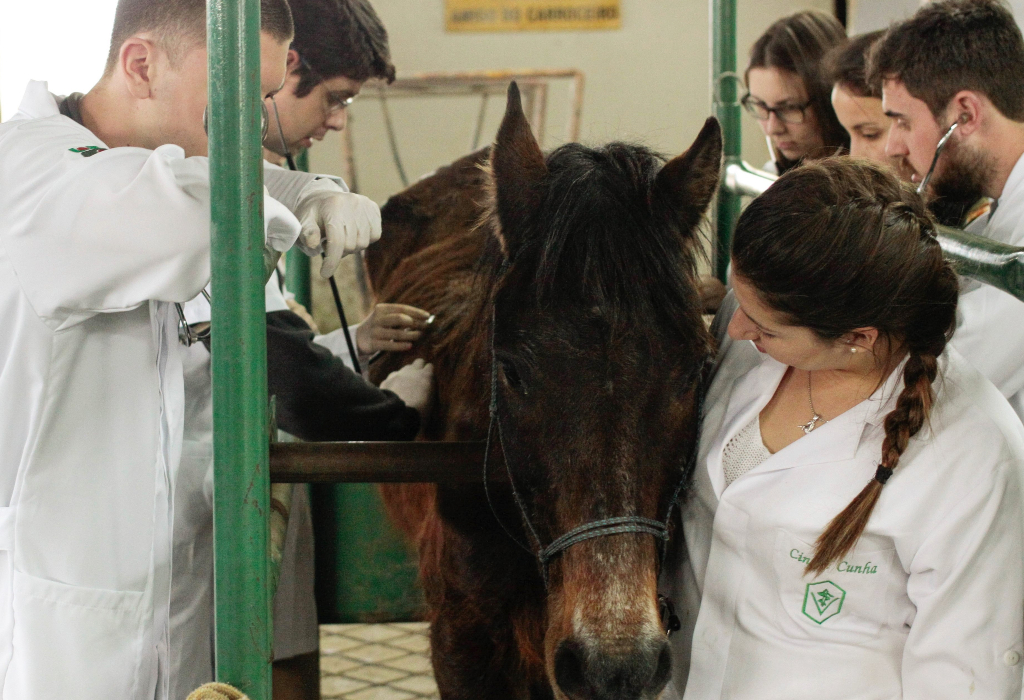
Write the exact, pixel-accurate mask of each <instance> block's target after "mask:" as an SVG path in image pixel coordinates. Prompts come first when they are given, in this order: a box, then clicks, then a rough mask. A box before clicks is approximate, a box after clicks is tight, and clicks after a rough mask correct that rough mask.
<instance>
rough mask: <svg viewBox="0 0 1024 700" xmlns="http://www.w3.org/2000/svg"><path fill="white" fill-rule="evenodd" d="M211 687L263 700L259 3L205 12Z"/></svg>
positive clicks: (265, 467)
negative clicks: (211, 495) (213, 611)
mask: <svg viewBox="0 0 1024 700" xmlns="http://www.w3.org/2000/svg"><path fill="white" fill-rule="evenodd" d="M207 21H208V28H207V38H208V47H209V95H210V99H209V132H210V180H211V193H210V201H211V206H210V210H211V217H212V228H211V237H212V273H213V282H212V284H213V286H212V298H213V311H212V323H213V333H212V352H213V428H214V441H213V448H214V552H215V557H216V565H215V566H216V576H215V590H216V653H217V680H219V681H221V682H225V683H230V684H232V685H234V686H236V687H238V688H239V689H241V690H242V691H243V692H245V693H246V695H248V696H249V698H250V699H251V700H270V696H271V658H272V657H271V655H272V647H271V629H270V625H271V622H270V612H271V608H270V597H269V590H268V573H269V556H270V546H269V518H268V514H269V504H270V473H269V459H268V444H269V440H268V429H267V348H266V320H265V310H264V298H263V286H264V281H265V277H264V269H263V238H264V235H263V170H262V167H261V164H262V149H261V144H260V104H259V103H260V94H259V92H260V2H259V0H209V4H208V20H207Z"/></svg>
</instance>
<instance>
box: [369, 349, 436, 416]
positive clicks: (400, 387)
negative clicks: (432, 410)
mask: <svg viewBox="0 0 1024 700" xmlns="http://www.w3.org/2000/svg"><path fill="white" fill-rule="evenodd" d="M380 388H381V389H387V390H388V391H393V392H395V394H397V395H398V398H400V399H402V401H404V402H405V405H406V406H412V407H413V408H415V409H416V410H417V411H419V412H420V418H421V420H423V422H426V421H425V418H426V415H427V408H428V407H429V406H430V399H431V395H432V394H433V391H434V365H431V364H426V363H425V362H424V361H423V360H422V359H416V360H413V361H412V363H411V364H408V365H406V366H405V367H403V368H402V369H400V370H398V371H397V372H392V373H391V374H389V375H388V376H387V378H386V379H385V380H384V381H382V382H381V383H380Z"/></svg>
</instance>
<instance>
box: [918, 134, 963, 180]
mask: <svg viewBox="0 0 1024 700" xmlns="http://www.w3.org/2000/svg"><path fill="white" fill-rule="evenodd" d="M967 119H968V116H967V115H966V114H961V115H960V118H959V119H957V120H956V121H955V122H953V123H952V124H951V125H950V127H949V128H948V129H946V133H945V134H943V135H942V138H941V139H939V142H938V143H937V144H936V145H935V155H934V156H932V165H931V167H930V168H928V173H927V174H926V175H925V176H924V179H923V180H921V184H920V185H918V186H917V193H918V194H920V195H923V194H924V193H925V191H926V190H927V189H928V183H929V182H931V180H932V175H933V174H934V173H935V165H936V164H937V163H938V162H939V156H941V155H942V151H943V150H944V149H945V148H946V144H947V143H948V142H949V139H950V137H951V136H952V135H953V132H954V131H956V128H957V127H958V126H960V125H961V124H963V123H964V122H966V121H967Z"/></svg>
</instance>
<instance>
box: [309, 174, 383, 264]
mask: <svg viewBox="0 0 1024 700" xmlns="http://www.w3.org/2000/svg"><path fill="white" fill-rule="evenodd" d="M295 216H297V217H298V219H299V223H300V224H302V231H301V232H300V233H299V240H298V241H297V244H298V246H299V248H301V249H302V251H303V252H304V253H306V255H310V256H312V255H316V254H318V253H326V256H325V257H324V260H323V264H322V265H321V266H320V276H321V277H323V278H324V279H327V278H329V277H330V276H331V275H333V274H334V271H335V270H336V269H337V267H338V263H339V262H341V259H342V258H343V257H345V256H346V255H351V254H352V253H355V252H357V251H360V250H363V249H365V248H366V247H368V246H369V245H370V244H371V243H373V242H375V241H377V240H380V208H379V207H378V206H377V204H376V202H374V201H373V200H371V199H369V198H367V197H364V196H362V195H360V194H353V193H352V192H342V191H341V190H340V188H339V187H338V186H337V185H335V184H334V183H333V182H331V181H330V180H316V181H315V182H311V183H310V184H309V185H308V186H307V187H306V188H305V189H304V190H303V191H302V194H301V195H299V201H298V204H297V205H296V207H295Z"/></svg>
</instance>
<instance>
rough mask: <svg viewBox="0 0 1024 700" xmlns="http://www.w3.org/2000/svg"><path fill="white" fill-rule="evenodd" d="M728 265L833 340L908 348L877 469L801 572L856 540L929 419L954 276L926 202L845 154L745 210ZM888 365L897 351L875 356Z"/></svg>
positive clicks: (778, 306) (949, 322)
mask: <svg viewBox="0 0 1024 700" xmlns="http://www.w3.org/2000/svg"><path fill="white" fill-rule="evenodd" d="M732 255H733V257H732V260H733V270H734V272H735V273H736V274H737V275H739V276H741V277H743V278H744V279H745V280H747V281H748V282H750V283H752V284H753V286H754V288H755V289H756V290H757V292H758V294H759V296H760V297H761V299H762V301H764V302H765V303H766V304H767V305H768V306H769V307H771V308H773V309H775V310H777V311H780V312H782V313H783V314H784V315H786V316H787V318H788V320H789V322H790V323H792V324H793V325H797V326H804V327H807V328H810V329H811V330H813V331H814V332H815V333H816V334H817V335H818V336H819V337H821V338H823V339H825V340H832V341H835V340H837V339H839V338H841V337H842V336H843V335H845V334H846V333H849V332H850V331H852V330H854V329H856V328H866V327H873V328H877V329H878V331H879V337H880V338H882V339H884V341H885V342H884V343H881V344H880V345H881V346H882V347H888V348H890V349H891V350H892V351H893V352H894V353H899V354H903V353H904V352H905V353H906V356H907V360H906V364H905V365H904V368H903V389H902V391H901V392H900V394H899V396H898V397H897V399H896V406H895V408H893V410H892V411H891V412H890V413H889V414H888V415H887V416H886V417H885V420H884V423H883V425H884V429H885V438H884V440H883V442H882V450H881V457H880V460H879V464H878V468H877V469H876V471H875V476H874V478H872V479H871V481H869V482H868V483H867V485H866V486H865V487H864V488H863V489H862V490H861V492H860V493H859V494H858V495H857V496H856V497H855V498H854V499H853V500H852V501H851V502H850V504H849V505H848V506H846V508H845V509H843V511H842V512H841V513H839V514H838V515H837V516H835V517H834V518H833V519H832V521H831V522H830V523H829V524H828V526H827V527H826V528H825V530H824V531H823V532H822V534H821V535H820V536H819V537H818V540H817V543H816V548H815V554H814V556H813V557H812V559H811V562H810V564H808V565H807V572H814V573H821V572H822V571H824V570H826V569H827V568H829V567H830V566H832V565H833V564H835V563H837V562H840V561H842V559H843V557H845V556H846V555H847V554H848V553H849V552H850V550H851V549H852V548H853V547H854V546H855V545H856V543H857V540H858V539H860V536H861V534H862V533H863V532H864V529H865V527H866V526H867V523H868V520H869V518H870V517H871V512H872V510H874V507H875V504H876V503H877V502H878V499H879V497H880V496H881V493H882V487H883V486H884V485H885V483H886V482H887V481H888V480H889V478H890V477H891V476H892V474H893V471H894V470H895V469H896V468H897V466H898V465H899V461H900V457H901V456H902V455H903V453H904V452H905V451H906V449H907V446H908V445H909V443H910V440H911V439H912V438H913V437H914V436H915V435H917V434H918V433H919V432H920V431H921V429H922V427H924V425H925V423H926V422H927V420H928V416H929V413H930V411H931V407H932V403H933V401H934V397H935V395H934V392H933V389H932V384H933V382H934V381H935V379H936V377H937V374H938V357H939V355H941V354H942V351H943V349H944V348H945V346H946V343H947V341H948V340H949V338H950V336H951V335H952V333H953V329H954V328H955V325H956V303H957V296H958V282H957V278H956V274H955V273H954V272H953V270H952V268H951V267H950V266H949V264H948V263H947V262H945V261H944V260H943V258H942V251H941V249H940V248H939V245H938V241H937V240H936V239H935V235H934V220H933V219H932V217H931V215H930V214H929V213H928V211H927V209H926V208H925V205H924V202H923V201H922V200H921V199H920V197H918V196H917V194H915V193H914V191H913V190H912V189H911V188H910V187H909V186H908V185H905V184H903V183H901V182H899V181H898V180H897V179H896V178H895V176H893V175H892V174H890V173H889V172H888V171H887V170H883V169H882V168H880V167H878V166H875V165H872V164H869V163H867V162H865V161H858V160H856V159H851V158H830V159H826V160H821V161H817V162H815V163H811V164H808V165H805V166H802V167H800V168H797V169H795V170H793V171H791V172H789V173H787V174H785V175H784V176H783V177H781V178H780V179H779V180H778V182H776V183H775V184H774V185H772V187H771V188H769V190H768V191H767V192H766V193H765V194H763V195H762V196H761V197H759V198H757V199H755V200H754V201H753V202H752V203H751V205H750V206H749V207H747V209H746V210H745V211H744V212H743V215H742V216H741V217H740V220H739V222H738V223H737V225H736V234H735V237H734V239H733V253H732ZM878 359H879V361H880V362H881V363H884V364H886V366H888V364H890V363H892V362H893V360H895V359H898V358H897V357H895V355H894V356H893V357H880V358H878Z"/></svg>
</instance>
